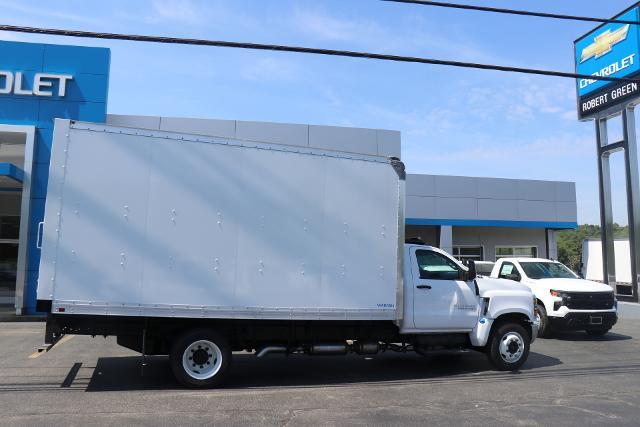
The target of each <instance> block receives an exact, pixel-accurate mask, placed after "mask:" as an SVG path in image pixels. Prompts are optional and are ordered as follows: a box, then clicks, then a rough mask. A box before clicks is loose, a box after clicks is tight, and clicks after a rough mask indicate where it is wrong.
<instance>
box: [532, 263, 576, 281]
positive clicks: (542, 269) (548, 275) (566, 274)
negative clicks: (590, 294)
mask: <svg viewBox="0 0 640 427" xmlns="http://www.w3.org/2000/svg"><path fill="white" fill-rule="evenodd" d="M520 265H521V266H522V269H523V270H524V273H525V274H526V275H527V276H528V277H529V278H531V279H577V278H578V276H576V275H575V274H574V273H573V271H571V270H569V269H568V268H567V267H565V266H564V265H562V264H560V263H559V262H521V263H520Z"/></svg>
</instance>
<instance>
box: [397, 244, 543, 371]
mask: <svg viewBox="0 0 640 427" xmlns="http://www.w3.org/2000/svg"><path fill="white" fill-rule="evenodd" d="M404 249H405V254H404V256H405V260H404V300H403V305H404V310H403V311H404V317H403V320H402V323H401V327H400V332H401V334H403V335H413V336H414V337H415V339H414V349H415V350H416V351H418V352H426V351H427V350H428V349H429V348H430V347H432V346H430V345H429V344H430V343H434V342H437V343H440V344H442V343H443V342H445V341H446V340H447V339H449V340H451V341H450V342H449V344H452V343H454V342H455V339H456V338H458V339H462V340H463V341H464V342H465V343H466V345H467V346H470V347H472V348H475V349H482V350H483V351H485V352H486V353H487V355H488V356H489V358H490V361H491V362H492V363H493V364H494V365H496V366H498V367H501V368H503V369H506V367H507V366H513V365H514V364H515V363H516V362H520V359H519V358H520V357H525V358H526V353H528V348H529V344H530V343H531V342H532V341H533V340H534V339H535V337H536V336H537V328H538V325H537V321H536V317H535V311H534V300H533V294H532V292H531V290H530V289H529V288H527V287H526V286H523V285H521V284H519V283H517V282H515V281H510V282H507V281H504V280H496V279H491V278H487V277H480V276H476V273H475V265H474V264H473V262H471V263H470V264H469V265H468V266H465V265H463V264H462V263H460V262H459V261H458V260H456V259H455V258H454V257H452V256H451V255H450V254H448V253H446V252H444V251H442V250H441V249H438V248H435V247H432V246H426V245H419V244H407V245H405V248H404ZM505 328H506V329H505ZM501 331H502V332H501ZM523 331H524V333H523ZM436 337H437V340H434V338H436ZM522 362H524V360H522Z"/></svg>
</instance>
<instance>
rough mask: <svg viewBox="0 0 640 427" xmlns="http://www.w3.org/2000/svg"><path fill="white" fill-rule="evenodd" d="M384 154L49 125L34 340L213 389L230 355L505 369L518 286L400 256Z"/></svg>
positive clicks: (405, 250)
mask: <svg viewBox="0 0 640 427" xmlns="http://www.w3.org/2000/svg"><path fill="white" fill-rule="evenodd" d="M404 179H405V172H404V165H403V164H402V163H401V162H400V161H399V160H398V159H394V158H385V157H378V156H368V155H360V154H349V153H344V152H337V151H328V150H319V149H314V148H306V147H294V146H286V145H270V144H264V143H255V142H248V141H240V140H229V139H222V138H210V137H204V136H196V135H185V134H177V133H169V132H160V131H150V130H142V129H132V128H122V127H113V126H107V125H99V124H90V123H80V122H70V121H65V120H57V121H56V124H55V130H54V144H53V151H52V158H51V167H50V175H49V187H48V194H47V201H46V210H45V221H44V224H43V227H42V231H41V237H40V239H39V241H41V245H42V256H41V261H40V272H39V284H38V307H39V309H41V310H44V311H47V312H48V313H49V314H48V320H47V332H46V342H47V343H49V344H53V343H55V342H56V340H57V339H59V338H60V337H61V336H63V335H64V334H85V335H104V336H108V335H111V336H116V337H117V341H118V343H119V344H120V345H123V346H125V347H127V348H130V349H133V350H136V351H138V352H141V353H142V354H168V355H169V356H170V361H171V367H172V370H173V372H174V374H175V376H176V378H177V380H178V381H179V382H180V383H182V384H183V385H186V386H189V387H210V386H214V385H217V384H219V383H220V382H221V381H222V380H223V378H224V376H225V374H226V373H227V372H228V369H229V366H230V364H231V359H232V352H233V351H242V350H245V351H251V352H255V354H256V355H257V356H259V357H261V356H264V355H267V354H269V353H285V354H294V353H306V354H311V355H330V354H347V353H350V352H355V353H358V354H376V353H378V352H381V351H408V350H415V351H416V352H419V353H420V354H429V353H438V352H462V351H466V350H467V349H475V350H480V351H485V352H486V353H487V355H488V357H489V359H490V360H491V361H492V362H493V364H494V365H495V366H496V367H497V368H499V369H503V370H513V369H517V368H518V367H520V366H521V365H522V364H523V363H524V362H525V361H526V359H527V356H528V354H529V346H530V343H531V341H532V340H533V339H534V338H535V336H536V334H537V324H536V323H535V315H534V308H533V295H532V293H531V291H530V290H529V289H528V288H526V287H525V286H522V285H519V284H517V283H515V282H506V281H501V280H493V279H486V278H477V279H476V277H475V270H474V268H473V265H471V266H470V267H465V266H463V265H462V264H460V263H459V262H458V261H456V260H455V259H453V258H452V257H451V256H450V255H448V254H446V253H445V252H443V251H440V250H439V249H436V248H432V247H428V246H424V245H420V244H418V243H416V242H414V243H409V244H405V242H404V222H405V218H404V185H405V183H404Z"/></svg>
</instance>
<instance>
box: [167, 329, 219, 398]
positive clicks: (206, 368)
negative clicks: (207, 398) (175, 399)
mask: <svg viewBox="0 0 640 427" xmlns="http://www.w3.org/2000/svg"><path fill="white" fill-rule="evenodd" d="M169 361H170V363H171V370H172V371H173V375H174V376H175V377H176V380H178V382H179V383H180V384H182V385H184V386H186V387H189V388H208V387H214V386H217V385H219V384H221V383H222V381H223V380H224V377H225V376H226V373H227V371H228V368H229V365H230V364H231V349H230V347H229V344H228V343H227V340H226V339H225V338H224V337H223V336H222V335H220V334H219V333H217V332H214V331H210V330H207V329H197V330H193V331H189V332H187V333H185V334H184V335H182V336H181V337H179V338H178V339H177V340H176V341H175V342H174V344H173V346H172V348H171V354H170V356H169Z"/></svg>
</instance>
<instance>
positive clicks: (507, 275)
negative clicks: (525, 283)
mask: <svg viewBox="0 0 640 427" xmlns="http://www.w3.org/2000/svg"><path fill="white" fill-rule="evenodd" d="M498 277H499V278H500V279H512V280H513V279H514V278H516V277H517V278H518V280H520V273H518V269H517V268H516V266H515V265H513V264H512V263H510V262H505V263H504V264H502V267H501V268H500V274H498Z"/></svg>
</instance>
